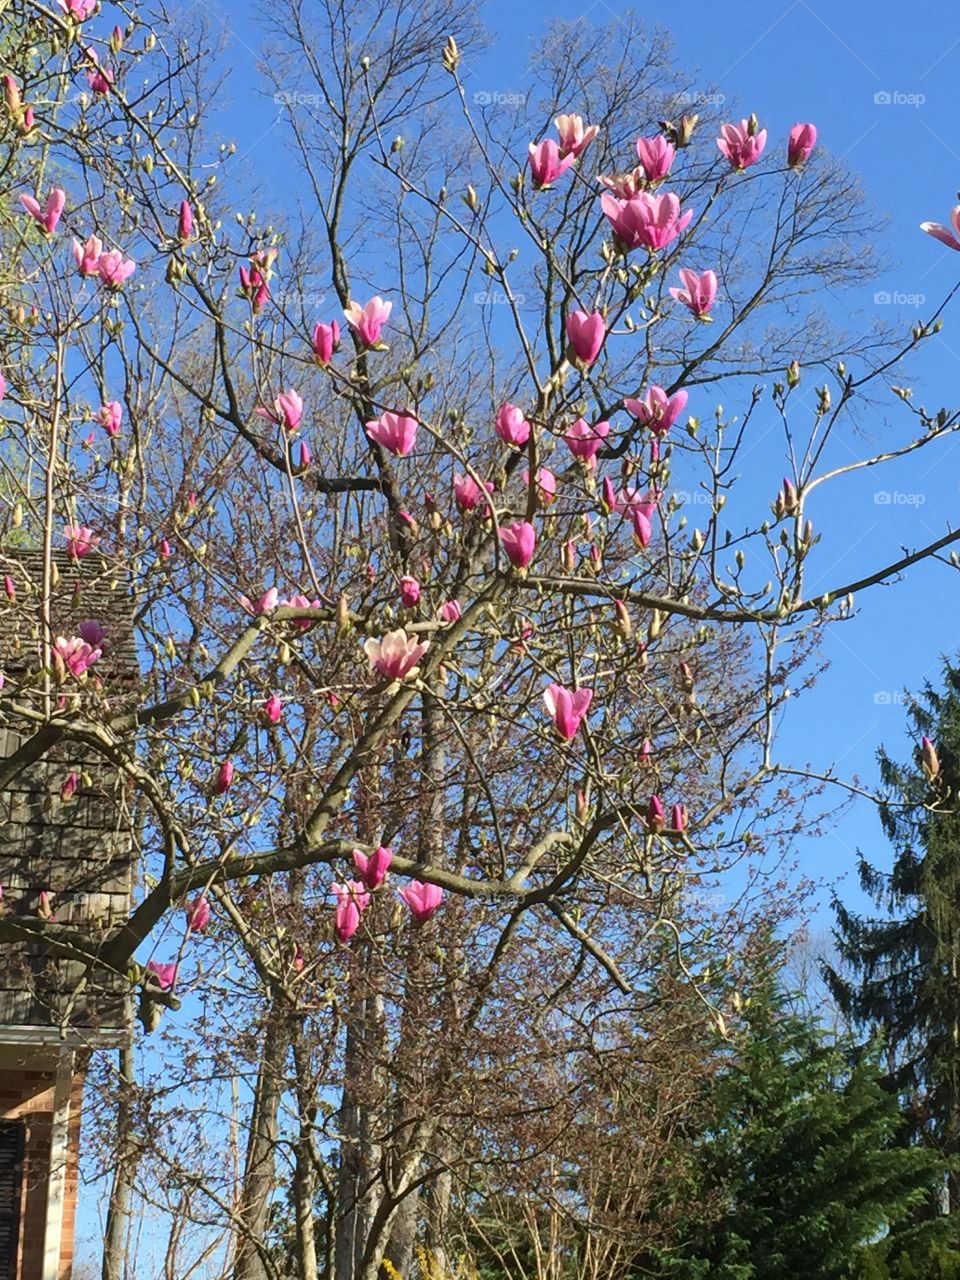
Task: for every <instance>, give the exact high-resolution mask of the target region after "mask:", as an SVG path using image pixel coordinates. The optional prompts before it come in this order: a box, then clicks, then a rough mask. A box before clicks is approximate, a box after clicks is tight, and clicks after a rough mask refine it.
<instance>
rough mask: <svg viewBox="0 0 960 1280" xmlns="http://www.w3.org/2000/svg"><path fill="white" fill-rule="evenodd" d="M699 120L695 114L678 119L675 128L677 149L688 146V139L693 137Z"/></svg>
mask: <svg viewBox="0 0 960 1280" xmlns="http://www.w3.org/2000/svg"><path fill="white" fill-rule="evenodd" d="M699 119H700V117H699V115H696V114H691V115H689V116H681V117H680V123H679V125H678V127H677V146H678V147H688V146H689V145H690V139H691V138H692V137H693V131H694V129H696V127H697V121H698V120H699Z"/></svg>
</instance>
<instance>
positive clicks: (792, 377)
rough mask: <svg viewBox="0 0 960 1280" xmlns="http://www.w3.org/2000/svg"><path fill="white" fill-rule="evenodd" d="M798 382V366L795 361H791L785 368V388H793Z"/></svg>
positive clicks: (797, 362)
mask: <svg viewBox="0 0 960 1280" xmlns="http://www.w3.org/2000/svg"><path fill="white" fill-rule="evenodd" d="M799 382H800V364H799V361H797V360H791V361H790V363H789V365H788V366H787V386H788V387H795V386H797V385H798V383H799Z"/></svg>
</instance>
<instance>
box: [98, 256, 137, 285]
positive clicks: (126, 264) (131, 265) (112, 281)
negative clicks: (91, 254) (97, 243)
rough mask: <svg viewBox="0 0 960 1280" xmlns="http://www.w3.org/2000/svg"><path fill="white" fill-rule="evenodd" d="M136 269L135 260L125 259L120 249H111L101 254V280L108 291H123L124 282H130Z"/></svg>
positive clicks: (99, 268)
mask: <svg viewBox="0 0 960 1280" xmlns="http://www.w3.org/2000/svg"><path fill="white" fill-rule="evenodd" d="M136 269H137V264H136V263H135V262H134V260H133V259H132V258H125V257H124V256H123V254H122V253H121V252H120V250H119V249H110V250H109V251H108V252H107V253H103V254H101V255H100V261H99V262H98V263H97V271H98V274H99V276H100V279H101V280H102V281H103V283H104V284H105V285H106V286H107V288H108V289H121V288H122V287H123V283H124V281H125V280H129V279H130V277H131V276H132V275H133V273H134V272H135V271H136Z"/></svg>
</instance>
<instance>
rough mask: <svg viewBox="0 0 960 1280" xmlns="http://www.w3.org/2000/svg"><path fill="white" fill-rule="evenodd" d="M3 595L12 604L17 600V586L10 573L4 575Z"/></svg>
mask: <svg viewBox="0 0 960 1280" xmlns="http://www.w3.org/2000/svg"><path fill="white" fill-rule="evenodd" d="M3 594H4V595H5V596H6V597H7V599H8V600H9V601H10V602H11V603H13V602H14V601H15V600H16V598H17V584H16V583H15V582H14V580H13V578H12V577H11V575H10V574H9V573H5V574H4V575H3Z"/></svg>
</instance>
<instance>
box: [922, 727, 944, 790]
mask: <svg viewBox="0 0 960 1280" xmlns="http://www.w3.org/2000/svg"><path fill="white" fill-rule="evenodd" d="M920 764H921V767H922V768H923V776H924V777H925V778H926V780H927V781H928V782H932V781H933V780H934V778H935V777H936V776H937V774H938V773H939V772H940V760H939V758H938V756H937V749H936V747H935V746H934V745H933V743H932V742H931V741H930V739H929V738H924V739H923V740H922V743H921V746H920Z"/></svg>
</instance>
